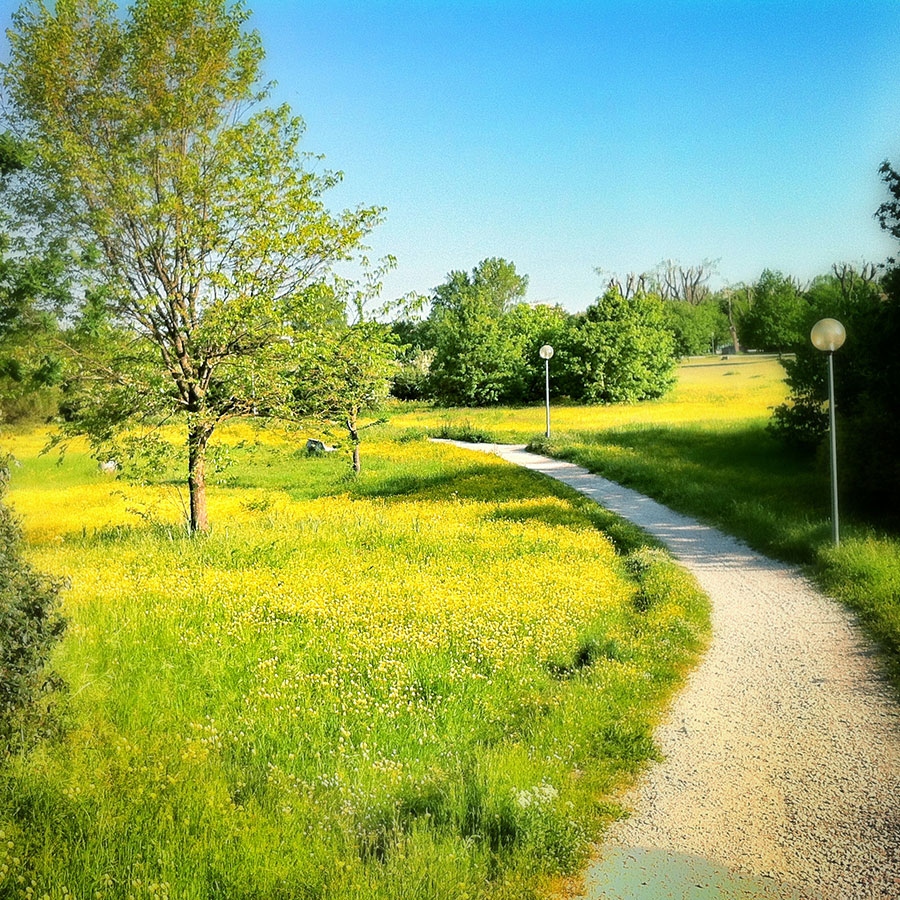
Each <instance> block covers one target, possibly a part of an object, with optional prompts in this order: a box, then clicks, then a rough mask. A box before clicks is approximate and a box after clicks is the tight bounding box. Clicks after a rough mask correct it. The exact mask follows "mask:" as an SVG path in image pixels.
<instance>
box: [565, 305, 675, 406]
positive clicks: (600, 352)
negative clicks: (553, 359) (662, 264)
mask: <svg viewBox="0 0 900 900" xmlns="http://www.w3.org/2000/svg"><path fill="white" fill-rule="evenodd" d="M561 350H562V352H561V358H562V359H565V360H567V361H568V365H567V366H566V367H565V369H566V371H565V372H564V374H563V376H562V377H563V378H564V379H565V380H564V384H565V393H567V394H568V395H569V396H571V397H573V398H575V399H583V400H587V401H588V402H592V403H623V402H624V403H634V402H636V401H638V400H647V399H650V398H653V397H660V396H662V395H663V394H664V393H665V392H666V391H667V390H668V389H669V388H670V387H671V386H672V385H673V384H674V383H675V376H674V372H675V365H676V359H675V348H674V342H673V339H672V336H671V333H670V332H669V331H668V329H667V328H666V324H665V314H664V312H663V304H662V301H661V300H660V299H659V298H658V297H656V296H655V295H653V294H643V293H637V294H634V295H632V296H630V297H623V296H622V294H621V293H620V292H619V291H618V290H616V289H615V288H610V289H609V290H607V292H606V293H605V294H604V295H603V296H602V297H599V298H598V299H597V300H596V301H595V302H594V303H593V304H591V306H589V307H588V309H587V311H586V312H585V314H584V316H583V317H580V318H579V319H578V320H577V321H576V323H575V326H574V328H573V329H572V331H571V333H570V337H569V343H568V345H567V346H565V347H563V348H561Z"/></svg>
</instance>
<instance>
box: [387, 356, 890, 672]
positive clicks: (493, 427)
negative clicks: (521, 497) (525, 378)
mask: <svg viewBox="0 0 900 900" xmlns="http://www.w3.org/2000/svg"><path fill="white" fill-rule="evenodd" d="M678 374H679V378H678V384H677V386H676V387H675V389H674V390H673V392H672V393H671V394H670V395H669V396H668V397H666V398H664V399H662V400H659V401H654V402H650V403H643V404H639V405H636V406H625V405H616V406H607V407H579V406H568V407H554V408H552V422H551V427H552V436H551V439H550V440H549V441H548V440H546V438H545V437H544V435H543V430H544V408H543V406H540V405H536V406H533V407H527V408H521V409H501V408H493V409H484V410H480V409H467V410H440V409H415V410H409V411H405V412H404V413H403V414H401V415H399V416H397V417H396V419H395V420H394V421H395V422H396V423H402V424H403V425H405V426H406V427H408V428H411V429H417V430H428V431H429V432H431V433H435V434H439V435H441V436H455V437H460V438H462V439H486V440H496V441H504V442H520V443H530V444H531V446H532V448H533V449H535V450H537V451H539V452H543V453H546V454H549V455H551V456H557V457H560V458H562V459H568V460H571V461H573V462H577V463H579V464H581V465H583V466H585V467H586V468H588V469H590V470H592V471H594V472H598V473H600V474H602V475H605V476H607V477H609V478H611V479H613V480H615V481H618V482H620V483H622V484H625V485H628V486H630V487H633V488H635V489H637V490H640V491H643V492H644V493H647V494H649V495H650V496H652V497H654V498H656V499H658V500H660V501H662V502H663V503H666V504H667V505H669V506H670V507H672V508H673V509H677V510H679V511H681V512H685V513H688V514H690V515H694V516H697V517H698V518H700V519H702V520H704V521H706V522H709V523H711V524H714V525H718V526H719V527H721V528H723V529H724V530H725V531H728V532H730V533H732V534H735V535H737V536H738V537H741V538H743V539H744V540H746V541H747V542H748V543H749V544H750V545H751V546H753V547H755V548H756V549H758V550H761V551H763V552H764V553H767V554H769V555H771V556H774V557H776V558H779V559H783V560H786V561H789V562H794V563H800V564H802V565H805V566H808V567H809V571H810V572H811V574H812V575H813V577H815V578H816V579H817V580H818V582H819V583H820V584H821V585H822V587H823V588H824V589H825V590H827V591H828V592H830V593H831V594H832V595H833V596H836V597H839V598H840V599H842V600H844V601H845V602H847V603H848V604H849V605H850V606H852V607H853V608H854V609H855V610H856V611H857V612H858V613H859V615H860V617H861V619H862V621H863V623H864V625H865V626H866V628H867V629H868V631H869V633H870V634H871V635H872V636H873V637H874V638H875V639H876V640H877V641H878V642H879V643H880V645H881V646H882V647H883V648H884V650H885V651H886V654H885V659H886V660H887V663H888V666H889V668H890V670H891V673H892V675H893V677H894V680H895V683H896V685H897V687H898V689H900V539H898V538H897V536H896V535H895V534H889V533H884V532H883V531H879V530H878V529H876V528H873V527H872V526H871V524H870V523H868V522H865V521H860V520H858V519H854V518H853V517H852V516H850V515H847V514H846V512H845V513H844V515H843V516H842V543H841V546H840V548H834V547H833V546H832V542H831V518H830V516H831V507H830V503H831V499H830V497H831V495H830V481H829V472H828V462H827V457H826V456H825V455H824V454H822V455H820V457H819V458H818V459H814V460H811V459H809V458H808V457H806V456H803V455H797V454H795V453H792V452H790V451H788V450H786V449H785V448H784V447H783V446H782V445H781V444H779V443H778V442H777V441H775V440H774V439H773V438H772V437H771V436H770V435H768V434H767V433H766V430H765V429H766V424H767V422H768V420H769V417H770V415H771V407H773V406H775V405H777V404H778V403H780V402H782V400H783V399H784V397H785V395H786V388H785V385H784V383H783V370H782V368H781V365H780V364H779V363H778V361H777V360H776V359H774V358H771V357H757V356H748V357H738V358H729V359H727V360H718V359H702V360H700V359H694V360H690V361H687V362H686V363H685V364H683V365H682V366H681V367H680V368H679V373H678Z"/></svg>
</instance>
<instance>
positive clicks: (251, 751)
mask: <svg viewBox="0 0 900 900" xmlns="http://www.w3.org/2000/svg"><path fill="white" fill-rule="evenodd" d="M173 436H174V435H173ZM224 438H225V442H226V443H227V444H229V445H230V446H231V453H232V455H233V459H234V461H233V465H232V466H231V467H230V468H228V469H227V470H225V471H224V472H222V473H220V474H219V476H218V478H219V481H220V484H219V485H218V486H214V487H212V488H211V490H210V515H211V518H212V520H213V523H214V529H213V532H212V534H211V535H209V536H207V537H200V538H195V539H189V538H187V537H186V536H185V534H184V531H183V528H182V527H181V526H180V525H179V524H178V522H179V519H180V517H181V515H182V506H181V502H182V501H181V500H180V499H179V495H178V489H177V487H176V485H174V484H172V483H166V479H167V478H168V477H169V475H170V474H172V473H171V472H162V473H159V474H160V477H161V478H162V483H150V484H147V485H144V486H134V485H129V484H127V483H123V482H121V481H117V480H115V479H113V478H111V477H110V476H108V475H103V474H101V473H100V472H99V471H98V469H97V465H96V462H95V461H93V460H91V459H90V458H89V457H88V456H87V455H86V454H85V453H84V451H83V449H80V448H79V447H78V446H77V445H75V446H73V447H72V448H71V449H70V451H69V453H68V454H67V456H66V458H65V461H64V462H63V464H62V465H61V466H60V465H57V461H56V458H55V457H52V456H39V455H38V451H39V450H40V448H41V446H42V445H43V444H44V442H45V440H46V434H44V433H42V432H20V433H18V434H9V433H7V434H5V435H3V436H2V439H0V445H2V447H3V448H4V449H6V450H11V451H12V452H13V453H14V454H15V457H16V458H17V460H18V463H19V464H20V465H18V466H17V465H13V467H12V468H13V490H12V494H11V502H12V503H13V504H14V506H15V508H16V509H17V510H18V511H19V512H20V513H21V514H22V515H23V516H24V525H25V529H26V532H27V534H28V537H29V540H30V542H31V551H30V553H31V558H32V559H33V561H34V563H35V565H36V566H38V567H39V568H41V569H42V570H45V571H49V572H52V573H55V574H57V575H62V576H65V577H66V578H68V579H69V581H70V583H71V587H70V588H69V589H68V590H66V591H65V593H64V606H65V613H66V615H67V616H68V617H69V619H70V626H69V630H68V633H67V635H66V637H65V639H64V641H63V643H62V644H61V646H60V647H59V648H58V652H57V653H56V654H55V657H54V660H53V662H54V665H55V667H56V668H57V670H58V671H59V672H60V673H61V674H62V675H63V677H64V678H65V680H66V682H67V683H68V692H67V693H65V694H63V695H61V696H59V697H58V698H57V700H56V706H57V717H58V721H59V724H60V728H61V732H60V735H59V738H58V739H57V740H55V741H45V742H44V743H41V744H39V745H38V746H37V747H35V748H34V749H33V750H32V751H31V752H30V753H28V754H25V755H23V756H16V757H14V758H12V759H8V760H7V762H6V768H5V770H4V771H3V772H2V775H3V777H2V778H0V897H3V898H23V900H33V898H35V897H37V898H40V897H49V898H53V900H63V898H66V900H68V898H73V897H77V898H79V900H80V898H85V900H87V898H97V900H100V898H121V900H132V898H133V900H166V898H172V900H175V898H178V900H182V898H198V900H200V898H223V900H226V898H227V900H235V898H246V900H251V898H252V900H257V898H285V900H287V898H322V900H332V898H333V900H337V898H348V900H349V898H395V900H400V898H416V900H419V898H422V900H429V898H442V900H462V898H507V900H511V898H528V897H534V896H536V894H537V893H538V892H540V891H541V890H542V886H546V884H547V879H548V878H551V877H552V876H554V875H555V874H557V873H563V872H569V871H572V870H573V868H574V867H576V866H577V865H578V863H579V861H580V860H581V859H582V857H583V855H584V853H585V852H586V850H587V848H588V846H589V842H590V840H592V839H594V838H596V837H597V836H598V834H599V833H600V832H601V830H602V828H603V827H604V824H605V823H607V822H608V821H609V820H610V819H611V818H613V817H615V816H617V815H618V814H620V810H619V808H618V807H617V806H616V803H615V798H616V796H617V791H618V790H619V788H620V787H621V786H622V785H623V784H625V783H628V782H629V781H630V780H631V779H632V778H633V776H634V773H635V772H637V771H638V770H639V769H640V767H641V766H642V765H644V764H645V763H646V761H647V760H648V759H649V758H651V757H652V756H653V754H654V748H653V744H652V740H651V732H652V728H653V724H654V722H655V720H656V717H657V716H658V714H659V711H660V709H661V707H662V705H663V704H664V703H665V700H666V698H667V697H668V696H669V695H670V694H671V692H672V691H673V690H674V689H675V688H676V687H677V686H678V684H679V683H680V681H681V679H682V677H683V675H684V672H685V671H686V669H687V668H688V667H689V666H690V664H691V663H692V662H693V661H694V660H695V659H696V656H697V653H698V652H699V651H700V649H701V648H702V646H703V644H704V641H705V639H706V634H707V613H708V611H707V608H706V602H705V599H704V598H703V597H702V596H701V595H700V594H699V593H698V591H697V589H696V587H695V585H694V583H693V582H692V581H691V580H690V579H689V578H688V577H687V576H686V575H684V574H683V573H682V572H681V571H680V570H679V569H677V568H676V567H675V566H673V564H672V563H671V562H669V561H667V560H666V559H665V557H662V556H660V555H658V553H657V552H656V551H653V550H652V549H648V548H647V547H646V546H645V541H644V539H643V538H642V536H641V535H640V533H639V532H638V531H637V530H636V529H634V528H633V527H630V526H628V525H626V524H624V523H622V522H620V521H618V520H616V519H615V518H614V517H612V516H610V515H609V514H607V513H604V512H603V511H602V510H600V509H599V508H597V507H596V506H594V505H593V504H591V503H589V502H587V501H585V500H583V499H581V498H578V497H576V495H574V494H573V493H572V492H570V491H568V490H567V489H565V488H563V487H562V486H556V485H551V484H548V483H546V482H545V481H543V480H542V479H539V478H537V477H535V476H532V475H531V474H530V473H526V472H524V471H521V470H518V469H516V468H514V467H511V466H509V465H506V464H505V463H501V462H500V461H499V460H496V459H491V458H486V457H482V456H479V457H477V458H476V457H474V456H473V455H472V454H470V453H468V452H467V451H463V450H456V449H454V448H451V447H447V446H437V445H433V444H428V443H426V442H424V441H421V440H414V441H408V442H404V441H391V440H379V441H376V442H374V443H370V444H367V445H365V447H364V454H363V464H364V471H363V475H362V476H361V477H360V478H359V479H358V480H353V479H351V478H349V477H348V466H347V460H346V457H344V456H342V455H338V454H335V455H332V456H329V457H325V458H311V457H308V456H307V455H306V454H305V453H304V452H302V451H301V452H298V450H297V443H298V442H297V441H295V440H293V439H291V438H284V437H283V436H281V435H280V434H278V433H276V432H271V431H259V430H256V429H253V428H251V427H249V426H243V425H242V426H237V427H235V428H233V429H231V430H230V431H229V432H227V433H226V434H225V435H224Z"/></svg>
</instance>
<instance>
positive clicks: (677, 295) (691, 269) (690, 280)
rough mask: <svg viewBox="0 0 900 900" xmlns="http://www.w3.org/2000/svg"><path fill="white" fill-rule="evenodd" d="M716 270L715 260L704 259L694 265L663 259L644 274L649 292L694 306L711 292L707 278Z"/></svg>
mask: <svg viewBox="0 0 900 900" xmlns="http://www.w3.org/2000/svg"><path fill="white" fill-rule="evenodd" d="M715 272H716V261H715V260H712V259H704V260H703V261H702V262H699V263H697V265H695V266H683V265H682V264H681V263H680V262H678V260H677V259H664V260H662V261H661V262H660V263H657V265H656V267H655V268H654V269H653V271H652V272H650V273H648V274H647V276H646V279H647V285H648V287H649V292H650V293H655V294H658V295H659V296H660V297H661V298H662V299H663V300H680V301H682V302H684V303H690V304H691V305H692V306H696V305H697V304H699V303H703V302H704V300H707V299H708V298H709V296H710V294H711V291H710V289H709V279H710V278H712V276H713V275H714V274H715Z"/></svg>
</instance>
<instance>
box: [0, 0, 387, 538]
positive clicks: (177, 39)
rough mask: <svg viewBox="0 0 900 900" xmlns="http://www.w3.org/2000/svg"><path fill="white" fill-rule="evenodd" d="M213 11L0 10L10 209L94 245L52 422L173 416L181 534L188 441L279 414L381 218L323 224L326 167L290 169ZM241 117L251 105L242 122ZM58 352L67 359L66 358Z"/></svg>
mask: <svg viewBox="0 0 900 900" xmlns="http://www.w3.org/2000/svg"><path fill="white" fill-rule="evenodd" d="M248 17H249V13H248V12H247V11H246V10H245V9H244V7H243V6H242V5H240V4H239V3H237V4H232V3H229V2H228V0H179V2H177V3H176V2H172V0H135V2H134V3H133V5H132V6H131V8H130V9H128V10H127V11H126V12H124V14H120V13H119V11H118V10H117V9H116V6H115V4H114V3H112V2H110V0H57V2H56V4H55V6H54V8H53V9H52V10H51V9H50V8H48V7H47V6H46V5H45V4H44V3H43V2H42V0H32V2H29V3H26V4H25V5H24V6H23V7H21V8H20V9H19V11H18V12H17V13H16V14H15V15H14V17H13V27H12V29H11V30H10V31H9V38H10V45H11V46H10V57H9V62H8V63H6V64H5V65H4V66H3V67H2V78H3V83H4V86H5V88H6V91H7V95H8V97H9V100H10V105H11V125H12V127H13V128H15V129H16V130H17V132H18V134H19V135H20V136H22V137H26V138H27V139H28V142H29V146H30V147H31V148H33V151H34V154H35V166H34V176H33V177H32V178H30V179H28V180H26V181H25V183H24V185H23V190H21V191H20V194H19V210H20V211H21V213H22V215H23V216H26V217H28V219H29V220H30V221H31V223H32V224H33V226H34V227H35V228H37V227H38V226H40V230H41V232H42V236H43V237H46V236H47V235H49V234H53V233H57V234H65V235H67V236H68V237H69V239H70V241H71V242H72V244H73V245H74V246H75V247H76V248H80V249H83V250H88V249H89V248H92V247H93V248H96V251H97V253H98V255H99V263H100V273H101V275H102V281H103V284H102V288H101V289H100V290H97V291H94V292H93V293H92V294H91V298H92V299H91V302H92V303H93V304H94V307H95V308H94V309H93V310H92V315H94V316H95V318H97V319H98V320H99V319H102V318H104V317H105V318H106V320H107V322H108V323H109V325H110V326H113V330H112V331H110V334H111V335H114V336H115V339H113V340H111V342H110V343H109V344H108V345H107V346H105V347H104V348H103V352H102V353H96V354H95V353H89V352H86V351H84V350H80V351H78V352H77V353H76V360H77V365H78V368H79V371H80V375H81V379H80V382H79V386H78V391H77V392H76V393H77V395H78V396H77V397H76V398H75V399H74V400H73V402H72V403H70V406H69V411H70V415H71V417H72V421H71V422H70V427H71V428H72V429H75V430H82V431H86V432H88V433H89V434H90V435H91V437H92V438H93V439H94V440H95V441H96V442H99V441H102V440H103V439H104V438H106V437H108V436H109V434H110V433H112V432H113V431H114V430H115V429H117V428H119V427H122V426H124V425H126V424H127V423H129V422H133V421H135V420H136V419H141V420H145V421H160V420H163V419H165V418H167V417H171V416H172V415H175V414H178V415H179V416H181V418H182V419H183V421H184V422H185V429H186V443H187V448H188V479H187V480H188V487H189V493H190V517H191V528H192V530H194V531H199V530H204V529H206V528H207V512H206V491H205V485H206V474H205V473H206V448H207V445H208V443H209V440H210V437H211V435H212V434H213V431H214V429H215V428H216V426H217V425H218V424H219V423H220V422H222V421H223V420H225V419H227V418H229V417H232V416H242V415H253V414H265V415H278V414H280V413H282V412H285V413H287V412H289V411H290V410H291V408H292V407H291V404H292V402H293V390H294V378H293V376H294V374H295V358H296V347H297V345H298V344H301V343H302V342H303V341H305V340H309V339H310V338H311V336H313V335H314V334H315V333H316V332H317V330H318V329H319V328H320V327H324V326H330V325H333V324H334V322H335V321H337V320H339V319H340V318H341V316H342V310H341V309H340V304H339V302H338V301H337V300H336V293H335V291H334V290H329V289H328V285H327V282H328V279H329V275H330V272H331V270H332V266H333V264H334V263H335V262H336V261H338V260H343V259H348V258H351V257H352V255H353V253H354V252H355V251H356V249H357V248H358V247H359V245H360V242H361V241H362V239H363V238H364V236H365V235H366V234H367V233H368V232H369V230H370V229H371V228H372V227H373V226H374V225H375V224H376V223H377V222H378V220H379V218H380V214H381V210H379V209H377V208H372V207H369V208H363V207H358V208H356V209H353V210H345V211H344V212H343V213H340V214H337V215H335V214H332V213H330V212H329V211H328V210H327V209H326V207H325V205H324V203H323V200H322V195H323V194H324V193H325V192H326V191H327V190H328V189H329V188H331V187H333V186H334V185H335V184H337V183H338V181H339V180H340V174H339V173H332V172H328V171H315V170H313V168H312V167H307V165H306V164H307V163H308V162H309V161H310V160H311V159H318V158H311V157H310V156H309V154H305V153H302V152H301V151H300V146H299V145H300V139H301V136H302V133H303V123H302V121H301V120H300V119H299V118H297V117H295V116H293V115H292V114H291V112H290V110H289V109H288V108H287V107H285V106H282V107H279V108H277V109H268V108H260V104H261V101H262V100H264V98H265V96H266V91H265V89H264V88H262V87H261V86H260V84H259V75H260V63H261V60H262V57H263V51H262V47H261V44H260V39H259V36H258V34H257V33H256V32H254V31H248V30H246V28H245V26H246V22H247V19H248ZM254 107H256V111H253V110H254ZM76 350H77V348H76Z"/></svg>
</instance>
